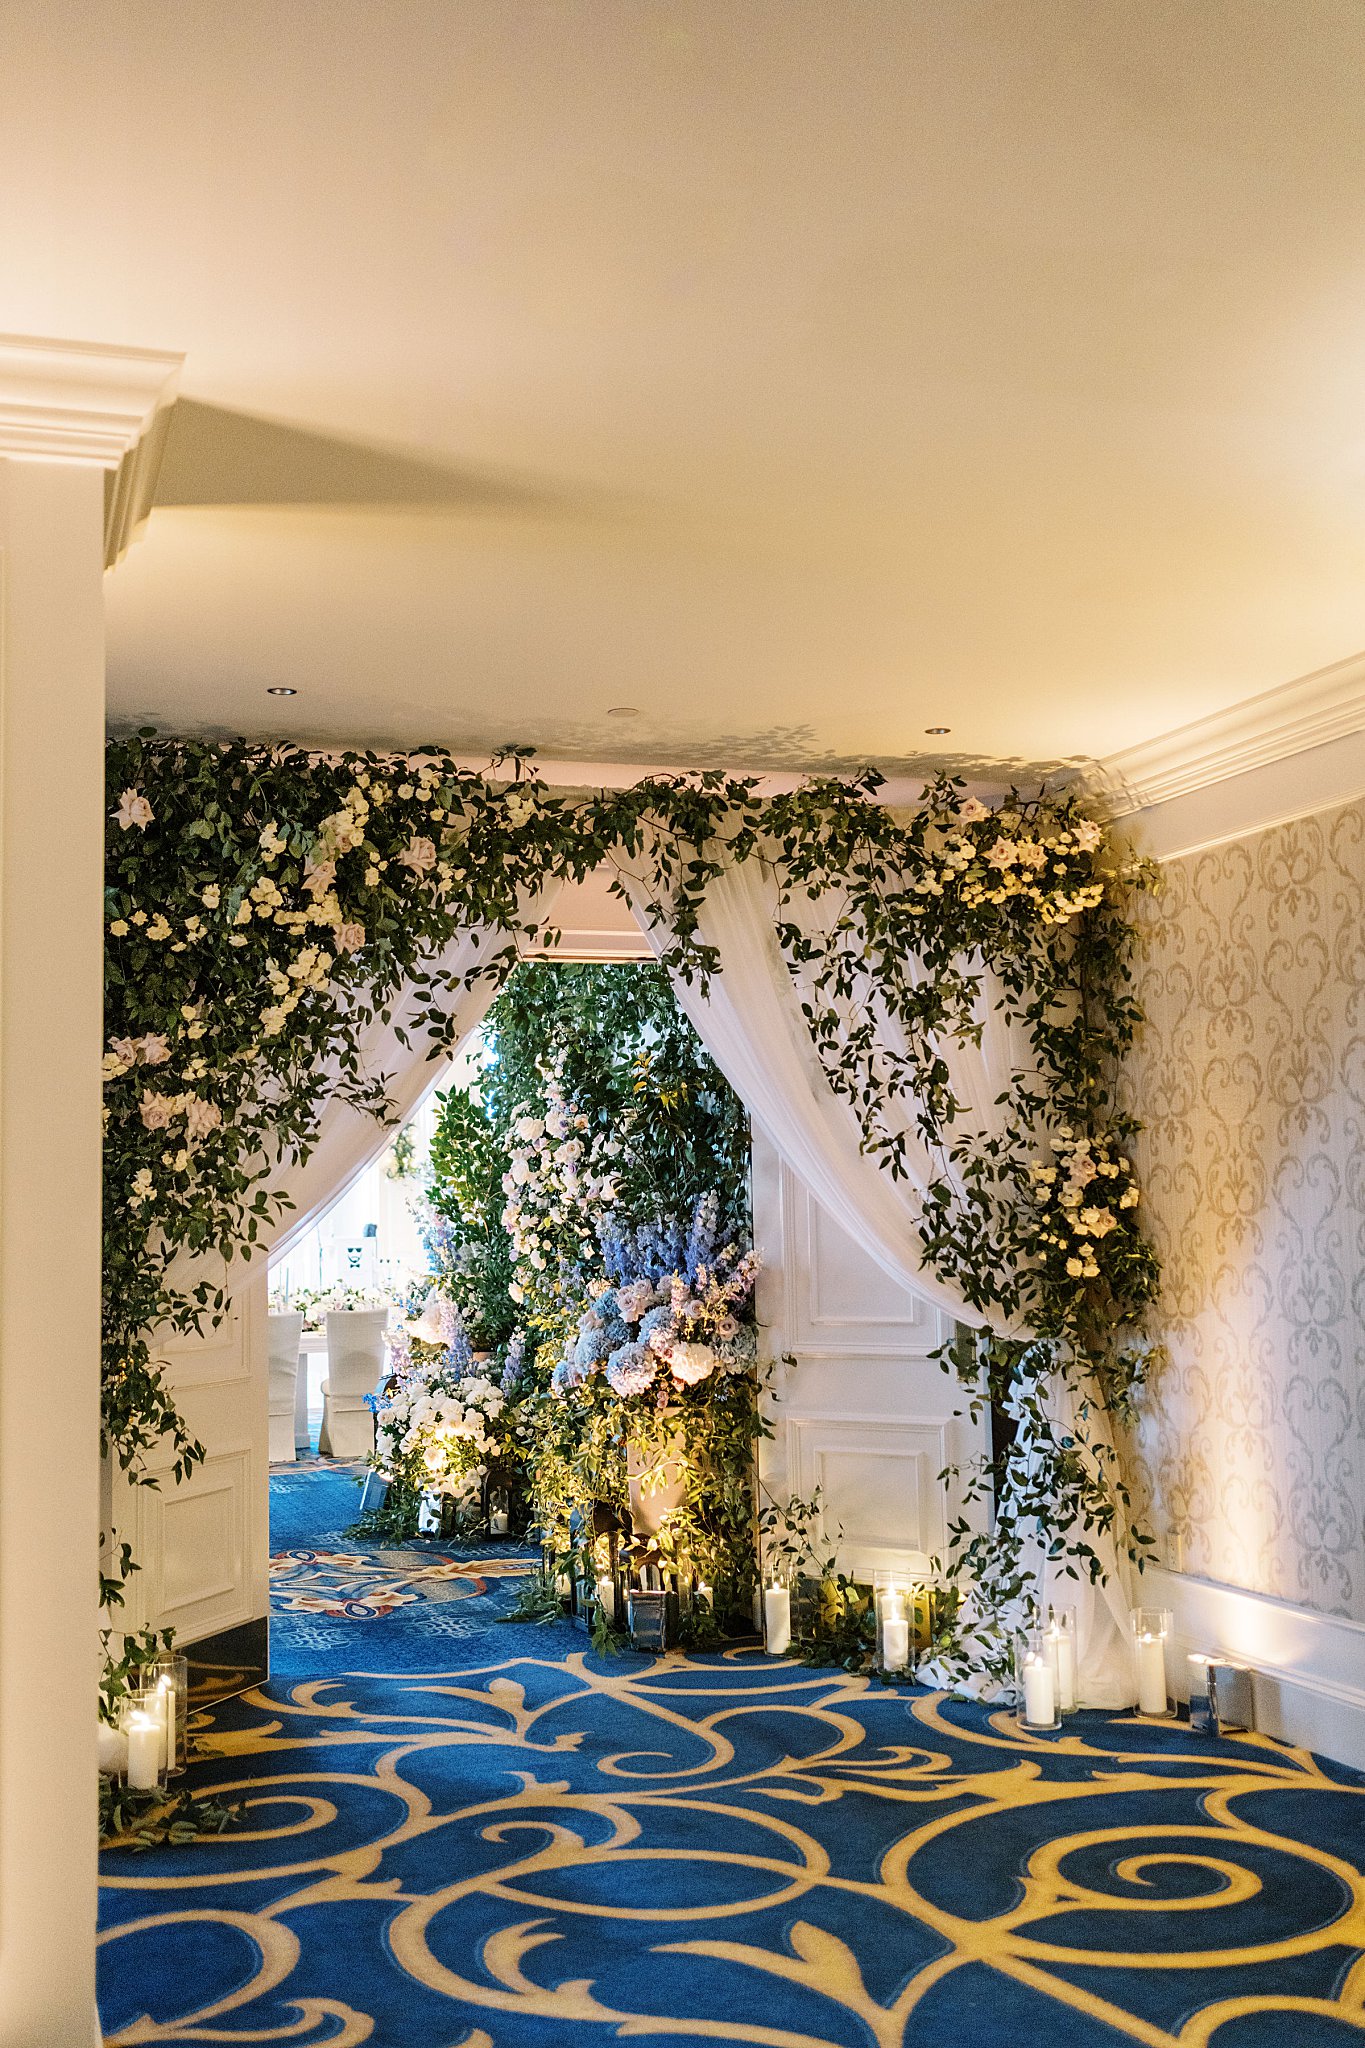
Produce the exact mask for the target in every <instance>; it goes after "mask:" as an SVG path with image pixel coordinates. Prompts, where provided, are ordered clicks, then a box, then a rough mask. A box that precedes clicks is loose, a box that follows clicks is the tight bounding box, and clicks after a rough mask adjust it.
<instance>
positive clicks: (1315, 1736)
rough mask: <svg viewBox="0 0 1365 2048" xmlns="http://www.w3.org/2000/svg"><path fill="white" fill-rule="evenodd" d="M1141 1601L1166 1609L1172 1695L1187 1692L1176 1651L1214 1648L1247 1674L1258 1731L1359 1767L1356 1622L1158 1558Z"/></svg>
mask: <svg viewBox="0 0 1365 2048" xmlns="http://www.w3.org/2000/svg"><path fill="white" fill-rule="evenodd" d="M1149 1589H1150V1590H1149ZM1142 1600H1143V1604H1144V1606H1146V1605H1148V1604H1150V1605H1152V1606H1160V1607H1167V1608H1169V1609H1170V1611H1171V1615H1172V1622H1173V1638H1174V1640H1173V1643H1172V1646H1171V1648H1172V1656H1171V1660H1170V1670H1169V1674H1168V1675H1169V1677H1170V1680H1171V1684H1172V1688H1173V1690H1174V1692H1175V1694H1176V1697H1177V1698H1178V1699H1182V1700H1183V1699H1187V1698H1188V1697H1189V1682H1188V1674H1187V1668H1186V1664H1185V1659H1186V1658H1187V1657H1188V1656H1190V1655H1191V1654H1193V1653H1195V1652H1198V1651H1217V1650H1221V1651H1223V1652H1225V1653H1226V1654H1227V1655H1228V1656H1230V1657H1231V1658H1233V1659H1234V1660H1235V1661H1236V1662H1238V1663H1244V1664H1247V1665H1249V1666H1250V1667H1251V1669H1252V1671H1253V1673H1254V1677H1253V1681H1252V1685H1253V1690H1254V1694H1255V1700H1256V1725H1257V1728H1258V1729H1259V1730H1260V1731H1261V1733H1262V1734H1265V1735H1273V1736H1276V1737H1278V1738H1279V1740H1280V1741H1282V1742H1289V1743H1293V1744H1295V1745H1296V1746H1297V1747H1300V1748H1303V1749H1311V1750H1315V1751H1317V1753H1318V1754H1319V1755H1321V1756H1328V1757H1333V1758H1335V1759H1336V1761H1337V1762H1339V1763H1344V1764H1349V1765H1351V1766H1352V1768H1353V1769H1355V1770H1365V1622H1358V1621H1344V1620H1342V1619H1340V1618H1339V1617H1338V1616H1336V1615H1330V1614H1318V1613H1315V1612H1314V1610H1313V1609H1312V1608H1308V1607H1296V1606H1293V1605H1292V1604H1291V1603H1290V1602H1289V1601H1287V1600H1275V1599H1272V1598H1271V1597H1270V1596H1269V1595H1267V1594H1264V1593H1248V1592H1244V1591H1242V1590H1241V1589H1240V1588H1239V1587H1236V1586H1225V1585H1221V1584H1219V1583H1218V1582H1217V1581H1216V1580H1214V1579H1200V1578H1194V1577H1192V1576H1190V1575H1189V1574H1187V1573H1184V1572H1173V1571H1169V1570H1167V1569H1166V1568H1165V1567H1164V1566H1161V1565H1149V1566H1148V1568H1147V1570H1146V1571H1145V1572H1144V1573H1143V1575H1142Z"/></svg>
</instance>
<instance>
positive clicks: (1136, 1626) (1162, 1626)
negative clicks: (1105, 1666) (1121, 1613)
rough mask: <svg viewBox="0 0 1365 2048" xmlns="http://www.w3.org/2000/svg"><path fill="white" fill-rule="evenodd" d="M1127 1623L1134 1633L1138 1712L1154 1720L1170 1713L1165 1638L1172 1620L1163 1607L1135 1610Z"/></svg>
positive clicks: (1136, 1608)
mask: <svg viewBox="0 0 1365 2048" xmlns="http://www.w3.org/2000/svg"><path fill="white" fill-rule="evenodd" d="M1128 1621H1129V1626H1130V1628H1131V1629H1132V1631H1133V1657H1134V1663H1135V1666H1136V1671H1137V1696H1138V1699H1137V1703H1138V1712H1139V1713H1140V1714H1146V1715H1148V1716H1150V1717H1151V1718H1152V1719H1153V1720H1155V1719H1157V1718H1158V1717H1160V1716H1162V1715H1165V1714H1169V1712H1170V1703H1169V1701H1168V1699H1167V1695H1166V1638H1167V1636H1168V1635H1169V1634H1170V1632H1171V1617H1170V1614H1169V1613H1168V1611H1167V1610H1166V1609H1165V1608H1164V1607H1135V1608H1134V1609H1133V1611H1132V1613H1131V1614H1130V1615H1129V1617H1128Z"/></svg>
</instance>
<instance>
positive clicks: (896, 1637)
mask: <svg viewBox="0 0 1365 2048" xmlns="http://www.w3.org/2000/svg"><path fill="white" fill-rule="evenodd" d="M916 1590H917V1589H916V1588H914V1587H912V1586H910V1585H909V1584H908V1582H907V1581H906V1580H905V1579H904V1578H900V1577H898V1576H897V1575H896V1573H894V1572H878V1573H877V1574H876V1576H875V1578H874V1580H873V1585H872V1597H873V1600H874V1602H875V1604H876V1609H877V1669H878V1670H879V1671H882V1672H885V1673H886V1675H887V1676H888V1677H891V1678H903V1677H905V1676H906V1674H907V1673H908V1672H909V1670H910V1661H911V1653H912V1650H913V1648H914V1644H915V1630H914V1615H915V1592H916Z"/></svg>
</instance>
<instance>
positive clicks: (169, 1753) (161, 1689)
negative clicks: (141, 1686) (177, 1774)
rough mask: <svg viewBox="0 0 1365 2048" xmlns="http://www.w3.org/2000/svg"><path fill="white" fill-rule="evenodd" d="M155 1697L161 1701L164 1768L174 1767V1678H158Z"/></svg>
mask: <svg viewBox="0 0 1365 2048" xmlns="http://www.w3.org/2000/svg"><path fill="white" fill-rule="evenodd" d="M156 1697H157V1699H158V1700H159V1701H160V1703H161V1719H162V1726H163V1728H164V1730H165V1735H166V1769H167V1770H168V1771H173V1770H174V1769H175V1761H176V1759H175V1680H174V1679H173V1678H159V1679H158V1680H157V1682H156Z"/></svg>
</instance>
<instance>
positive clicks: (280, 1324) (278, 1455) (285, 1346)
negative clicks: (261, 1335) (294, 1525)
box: [266, 1314, 303, 1465]
mask: <svg viewBox="0 0 1365 2048" xmlns="http://www.w3.org/2000/svg"><path fill="white" fill-rule="evenodd" d="M266 1326H267V1329H268V1331H269V1356H270V1462H271V1464H272V1465H292V1464H293V1462H294V1457H295V1439H294V1397H295V1392H296V1389H297V1387H298V1383H299V1342H300V1340H301V1338H302V1336H303V1317H302V1316H301V1315H297V1314H282V1315H271V1316H268V1317H267V1318H266Z"/></svg>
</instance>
